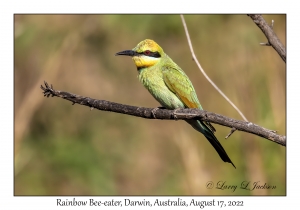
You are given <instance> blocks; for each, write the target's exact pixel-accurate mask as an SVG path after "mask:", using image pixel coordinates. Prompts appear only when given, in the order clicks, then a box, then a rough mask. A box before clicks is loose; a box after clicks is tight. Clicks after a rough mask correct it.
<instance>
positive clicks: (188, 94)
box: [162, 65, 216, 133]
mask: <svg viewBox="0 0 300 210" xmlns="http://www.w3.org/2000/svg"><path fill="white" fill-rule="evenodd" d="M162 73H163V79H164V82H165V84H166V85H167V87H168V88H169V89H170V90H171V91H172V92H173V93H175V94H176V96H177V97H178V98H179V99H180V100H181V101H182V102H183V103H184V105H185V106H186V107H187V108H198V109H202V106H201V104H200V102H199V100H198V98H197V95H196V91H195V89H194V87H193V85H192V82H191V81H190V79H189V78H188V76H187V75H186V74H185V73H184V72H183V70H181V69H180V67H179V66H176V67H173V66H168V65H165V66H163V67H162ZM204 123H205V124H206V125H207V126H208V127H209V128H210V130H211V131H212V132H213V133H214V132H215V131H216V129H215V128H214V127H213V126H212V125H211V124H210V123H209V122H204Z"/></svg>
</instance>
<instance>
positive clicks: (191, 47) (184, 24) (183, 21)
mask: <svg viewBox="0 0 300 210" xmlns="http://www.w3.org/2000/svg"><path fill="white" fill-rule="evenodd" d="M180 17H181V20H182V23H183V27H184V31H185V34H186V38H187V40H188V43H189V47H190V50H191V53H192V57H193V60H194V61H195V62H196V64H197V66H198V68H199V69H200V71H201V72H202V74H203V75H204V77H205V78H206V79H207V80H208V81H209V82H210V84H211V85H212V86H213V87H214V88H215V89H216V90H217V91H218V92H219V93H220V94H221V95H222V96H223V97H224V98H225V99H226V101H228V102H229V103H230V105H231V106H233V108H234V109H235V110H236V111H237V112H238V113H239V114H240V115H241V116H242V118H243V119H244V120H245V121H248V120H247V118H246V117H245V116H244V115H243V113H242V112H241V111H240V110H239V109H238V108H237V106H236V105H234V103H233V102H232V101H230V99H229V98H228V97H227V96H226V95H225V94H224V93H223V92H222V91H221V90H220V89H219V88H218V86H217V85H216V84H215V83H214V82H213V81H212V80H211V79H210V78H209V77H208V76H207V74H206V73H205V71H204V70H203V69H202V67H201V65H200V63H199V61H198V59H197V57H196V55H195V53H194V49H193V46H192V42H191V38H190V35H189V31H188V29H187V26H186V23H185V20H184V17H183V15H180Z"/></svg>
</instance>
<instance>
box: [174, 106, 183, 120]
mask: <svg viewBox="0 0 300 210" xmlns="http://www.w3.org/2000/svg"><path fill="white" fill-rule="evenodd" d="M180 109H181V108H177V109H174V111H173V113H172V116H173V118H174V119H175V120H178V118H177V114H176V112H177V111H178V110H180Z"/></svg>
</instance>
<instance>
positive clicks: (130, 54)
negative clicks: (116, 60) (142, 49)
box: [115, 50, 137, 57]
mask: <svg viewBox="0 0 300 210" xmlns="http://www.w3.org/2000/svg"><path fill="white" fill-rule="evenodd" d="M136 54H137V53H136V52H135V51H133V50H124V51H121V52H118V53H116V54H115V55H127V56H131V57H132V56H135V55H136Z"/></svg>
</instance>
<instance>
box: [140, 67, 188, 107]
mask: <svg viewBox="0 0 300 210" xmlns="http://www.w3.org/2000/svg"><path fill="white" fill-rule="evenodd" d="M139 80H140V82H141V83H142V84H143V85H144V87H145V88H146V89H147V90H148V91H149V92H150V93H151V95H152V96H153V97H154V98H155V99H156V100H157V101H158V102H159V103H160V104H161V105H162V106H164V107H166V108H168V109H176V108H184V107H185V106H184V104H183V103H182V101H181V100H180V99H179V98H178V97H177V96H176V95H175V94H174V93H173V92H172V91H171V90H170V89H169V88H168V87H167V86H166V84H165V82H164V80H163V74H162V72H161V70H160V69H159V68H155V67H151V68H143V69H140V70H139Z"/></svg>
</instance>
